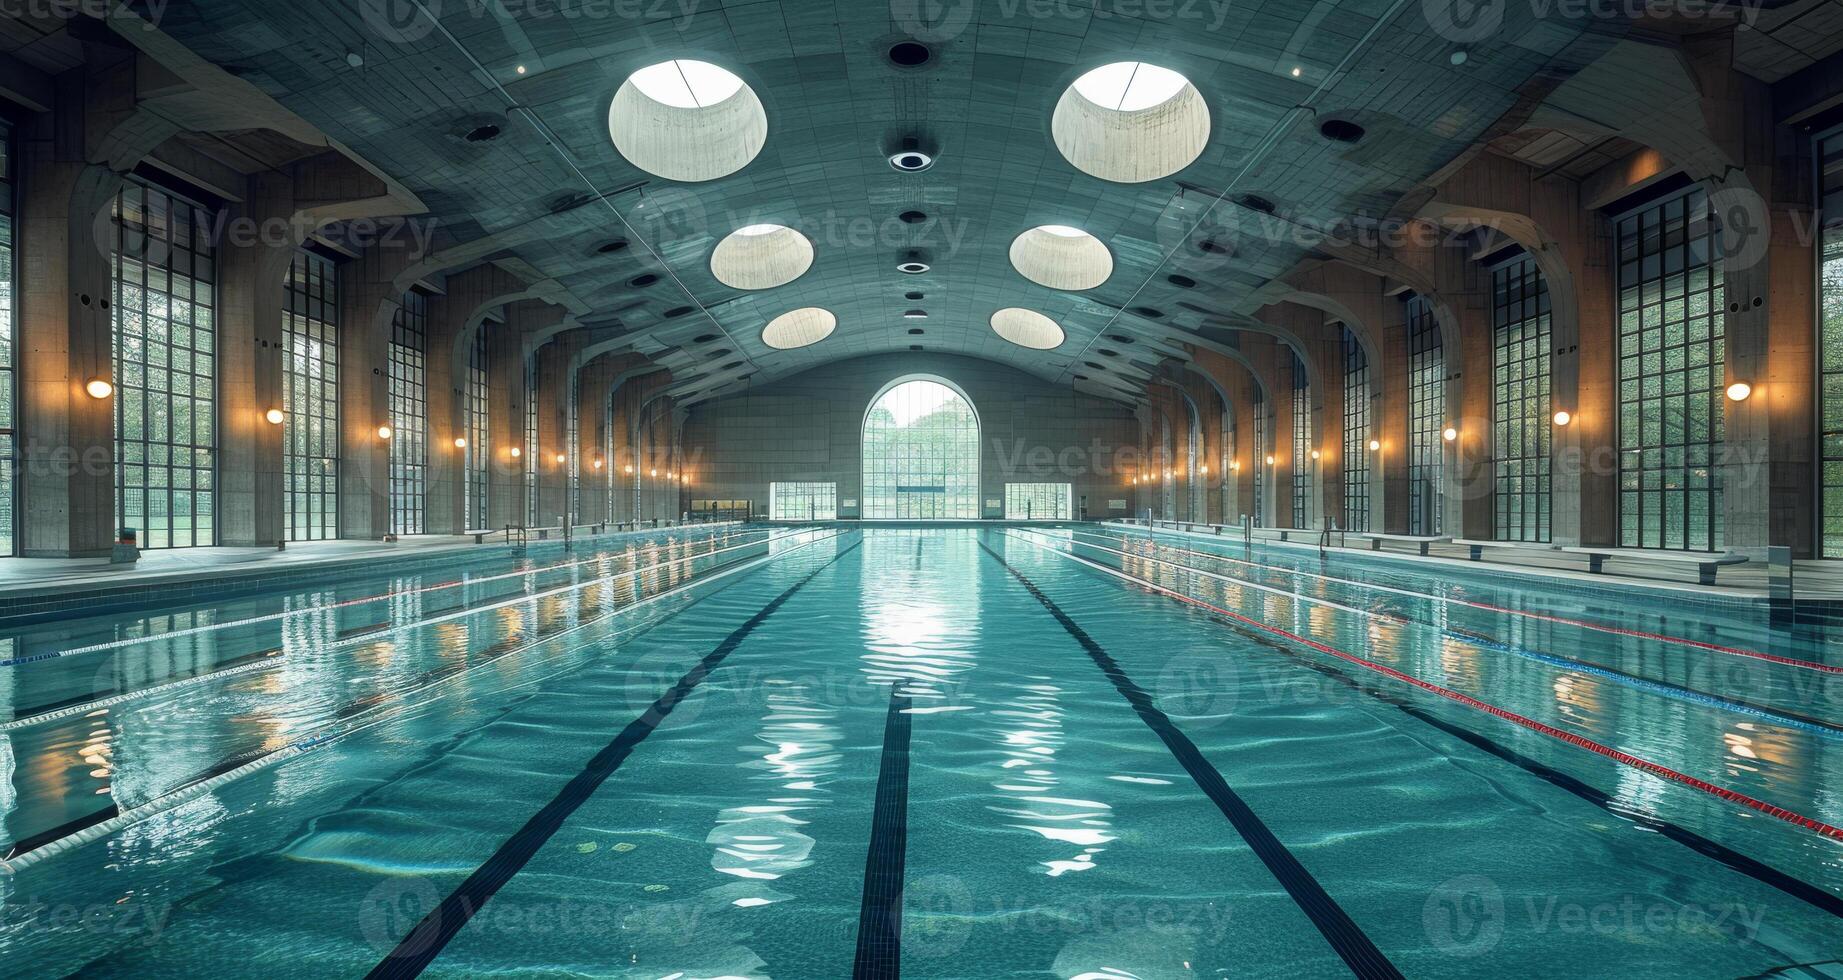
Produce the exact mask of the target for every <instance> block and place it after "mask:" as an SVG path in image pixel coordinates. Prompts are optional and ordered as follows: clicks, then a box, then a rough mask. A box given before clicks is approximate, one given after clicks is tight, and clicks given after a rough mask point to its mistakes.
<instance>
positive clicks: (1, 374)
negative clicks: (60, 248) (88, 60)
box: [0, 123, 19, 556]
mask: <svg viewBox="0 0 1843 980" xmlns="http://www.w3.org/2000/svg"><path fill="white" fill-rule="evenodd" d="M13 208H14V205H13V130H12V127H10V126H7V125H6V124H5V123H0V556H4V555H11V554H13V553H14V551H15V550H16V548H17V545H16V539H15V534H16V533H17V531H18V527H19V524H18V518H17V513H16V510H17V505H18V504H17V502H18V499H19V498H18V485H17V483H16V482H15V481H16V477H15V473H16V472H17V470H18V467H19V455H18V454H19V450H18V438H19V436H18V430H17V425H18V423H17V422H16V421H15V420H14V418H15V416H14V404H15V399H16V397H17V393H18V385H17V378H16V377H15V375H14V373H13V372H14V365H15V363H16V361H15V358H16V354H15V353H14V344H13V337H14V331H15V329H16V327H17V324H16V322H15V319H14V313H15V311H17V310H18V308H19V307H18V304H17V303H16V302H15V300H14V298H13V282H14V275H15V274H14V270H13V256H14V252H13V227H14V225H13Z"/></svg>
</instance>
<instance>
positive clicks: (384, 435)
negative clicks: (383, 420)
mask: <svg viewBox="0 0 1843 980" xmlns="http://www.w3.org/2000/svg"><path fill="white" fill-rule="evenodd" d="M392 435H395V433H393V432H391V431H390V426H388V425H380V426H378V438H379V439H383V440H386V441H388V440H389V439H390V437H391V436H392Z"/></svg>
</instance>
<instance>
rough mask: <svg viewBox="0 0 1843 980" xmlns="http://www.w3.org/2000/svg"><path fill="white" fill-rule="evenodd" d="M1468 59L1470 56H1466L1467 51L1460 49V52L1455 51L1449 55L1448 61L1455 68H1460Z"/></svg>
mask: <svg viewBox="0 0 1843 980" xmlns="http://www.w3.org/2000/svg"><path fill="white" fill-rule="evenodd" d="M1467 57H1468V55H1467V54H1466V51H1465V49H1464V48H1460V49H1459V50H1457V51H1454V52H1453V53H1452V54H1449V55H1447V56H1446V60H1447V61H1448V62H1450V63H1451V64H1452V65H1453V66H1454V67H1458V66H1459V65H1463V64H1465V59H1466V58H1467Z"/></svg>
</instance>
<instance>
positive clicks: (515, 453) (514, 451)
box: [512, 446, 525, 459]
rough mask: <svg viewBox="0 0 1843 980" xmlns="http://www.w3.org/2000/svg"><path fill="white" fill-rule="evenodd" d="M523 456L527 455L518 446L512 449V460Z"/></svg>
mask: <svg viewBox="0 0 1843 980" xmlns="http://www.w3.org/2000/svg"><path fill="white" fill-rule="evenodd" d="M523 455H525V451H524V450H523V449H520V448H518V447H517V446H513V447H512V458H513V459H517V458H519V457H520V456H523Z"/></svg>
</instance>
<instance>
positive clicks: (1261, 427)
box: [1249, 387, 1267, 527]
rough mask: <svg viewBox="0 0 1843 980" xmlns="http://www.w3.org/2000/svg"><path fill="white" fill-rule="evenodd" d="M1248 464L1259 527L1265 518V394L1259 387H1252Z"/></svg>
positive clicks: (1256, 520)
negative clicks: (1252, 410)
mask: <svg viewBox="0 0 1843 980" xmlns="http://www.w3.org/2000/svg"><path fill="white" fill-rule="evenodd" d="M1250 455H1252V457H1253V458H1252V459H1250V460H1249V463H1250V465H1252V466H1253V467H1254V524H1255V526H1256V527H1259V526H1261V525H1262V524H1263V522H1265V521H1266V520H1267V511H1266V510H1265V509H1264V507H1265V505H1266V503H1267V396H1266V395H1264V394H1262V393H1261V389H1260V388H1259V387H1256V388H1255V389H1254V452H1253V453H1252V454H1250Z"/></svg>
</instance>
